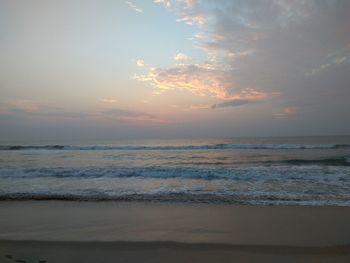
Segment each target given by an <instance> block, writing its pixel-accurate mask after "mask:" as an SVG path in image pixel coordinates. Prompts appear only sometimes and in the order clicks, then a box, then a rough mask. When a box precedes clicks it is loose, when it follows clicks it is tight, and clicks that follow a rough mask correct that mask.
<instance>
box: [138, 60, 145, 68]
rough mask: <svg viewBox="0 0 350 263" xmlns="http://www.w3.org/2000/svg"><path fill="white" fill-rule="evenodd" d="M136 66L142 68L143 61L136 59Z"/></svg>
mask: <svg viewBox="0 0 350 263" xmlns="http://www.w3.org/2000/svg"><path fill="white" fill-rule="evenodd" d="M136 65H137V66H138V67H143V66H145V61H144V60H143V59H138V60H136Z"/></svg>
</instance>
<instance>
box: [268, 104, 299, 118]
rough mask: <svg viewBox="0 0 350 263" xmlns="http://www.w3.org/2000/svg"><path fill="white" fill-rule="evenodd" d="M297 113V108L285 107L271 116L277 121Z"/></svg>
mask: <svg viewBox="0 0 350 263" xmlns="http://www.w3.org/2000/svg"><path fill="white" fill-rule="evenodd" d="M298 111H299V108H298V107H286V108H284V109H283V110H282V111H281V112H278V113H275V114H273V116H274V117H275V118H277V119H285V118H287V117H290V116H292V115H295V114H296V113H297V112H298Z"/></svg>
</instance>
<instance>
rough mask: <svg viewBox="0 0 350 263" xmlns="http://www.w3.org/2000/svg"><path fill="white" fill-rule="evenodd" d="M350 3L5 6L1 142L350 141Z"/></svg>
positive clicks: (0, 16)
mask: <svg viewBox="0 0 350 263" xmlns="http://www.w3.org/2000/svg"><path fill="white" fill-rule="evenodd" d="M349 14H350V1H347V0H343V1H337V0H329V1H324V0H309V1H306V0H295V1H292V0H291V1H288V0H281V1H277V0H269V1H268V0H266V1H263V0H261V1H257V0H254V1H253V0H219V1H212V0H198V1H196V0H173V1H170V0H155V1H152V0H149V1H146V0H133V1H116V0H114V1H112V0H98V1H97V0H94V1H93V0H57V1H54V0H28V1H19V0H0V127H1V128H0V138H1V140H15V139H75V138H86V139H90V138H91V139H119V138H172V137H181V138H183V137H234V136H276V135H346V134H350V121H349V120H350V118H349V115H350V102H349V99H350V15H349Z"/></svg>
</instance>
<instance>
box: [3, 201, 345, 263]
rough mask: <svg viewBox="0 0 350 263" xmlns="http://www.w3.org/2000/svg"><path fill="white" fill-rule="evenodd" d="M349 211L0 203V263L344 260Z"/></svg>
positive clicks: (155, 203) (149, 203)
mask: <svg viewBox="0 0 350 263" xmlns="http://www.w3.org/2000/svg"><path fill="white" fill-rule="evenodd" d="M349 222H350V208H345V207H310V206H305V207H302V206H299V207H298V206H236V205H217V204H215V205H213V204H193V203H192V204H186V203H157V202H73V201H66V202H65V201H8V202H6V201H3V202H0V240H1V241H0V262H42V263H43V262H195V261H199V260H200V261H202V262H350V223H349Z"/></svg>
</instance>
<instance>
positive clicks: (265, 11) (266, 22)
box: [136, 0, 350, 123]
mask: <svg viewBox="0 0 350 263" xmlns="http://www.w3.org/2000/svg"><path fill="white" fill-rule="evenodd" d="M157 2H158V3H162V4H164V5H165V6H166V7H167V9H168V10H171V11H172V12H174V14H175V15H176V16H177V21H181V22H184V23H188V24H193V25H195V26H197V29H198V31H197V32H196V34H195V35H194V40H193V45H194V47H195V48H198V49H201V50H203V51H204V52H205V53H206V55H207V59H206V60H203V61H202V62H200V63H197V64H191V65H174V66H171V67H167V68H160V67H154V68H152V69H150V70H149V72H148V74H146V75H141V76H136V78H137V79H139V80H141V81H147V82H149V83H151V85H152V86H153V87H155V88H156V89H157V90H158V92H159V91H161V92H164V91H166V90H175V89H185V90H188V91H190V92H192V93H193V94H196V95H199V96H212V97H215V98H217V99H220V100H222V101H221V102H218V103H217V104H216V105H217V106H216V107H218V105H224V106H238V104H239V105H243V104H245V105H246V104H250V103H251V102H252V101H265V102H266V103H270V105H271V106H273V107H276V108H277V107H279V106H278V105H283V104H287V105H295V106H293V107H298V108H300V107H303V108H304V107H310V108H311V107H312V108H313V109H312V111H313V112H317V114H319V115H320V116H321V115H322V114H328V115H330V114H332V116H340V115H341V114H343V113H344V110H340V107H342V109H344V108H346V109H348V110H350V109H349V103H348V102H347V101H346V98H349V97H350V89H349V88H348V85H349V83H350V74H348V72H349V70H350V60H349V57H350V31H349V27H348V25H349V24H350V16H349V15H348V10H350V1H345V0H335V1H326V0H317V1H315V0H310V1H304V0H294V1H289V0H261V1H254V0H222V1H216V2H215V3H214V2H213V1H210V0H202V1H193V2H191V4H188V3H183V1H171V2H170V1H157ZM245 90H250V91H258V92H260V94H259V96H258V97H256V98H254V96H253V95H252V96H251V98H247V97H244V96H242V91H245ZM252 94H253V93H252ZM274 94H275V95H276V94H279V97H278V100H279V104H273V103H272V100H269V99H270V98H274V97H275V96H274ZM256 95H257V94H256ZM262 97H264V98H263V99H262ZM262 105H263V104H262ZM340 105H341V106H340ZM262 107H263V106H262ZM289 110H291V109H289ZM278 114H284V115H293V113H292V112H291V111H290V112H288V109H287V110H285V111H284V112H282V113H278ZM341 116H343V115H341ZM321 117H322V116H321ZM321 117H320V119H322V118H321ZM306 118H307V117H305V120H304V121H305V123H307V122H308V121H307V120H306ZM337 118H340V117H337Z"/></svg>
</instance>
